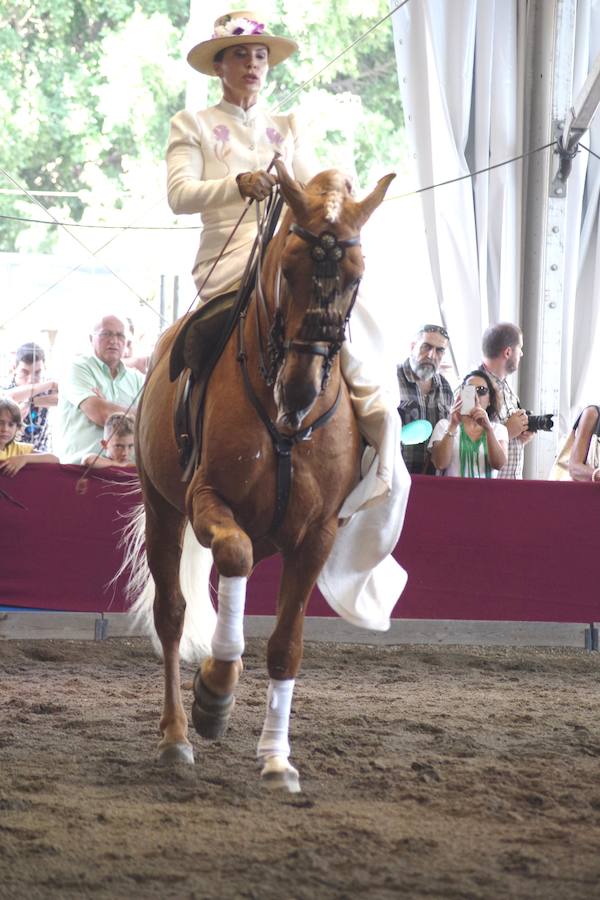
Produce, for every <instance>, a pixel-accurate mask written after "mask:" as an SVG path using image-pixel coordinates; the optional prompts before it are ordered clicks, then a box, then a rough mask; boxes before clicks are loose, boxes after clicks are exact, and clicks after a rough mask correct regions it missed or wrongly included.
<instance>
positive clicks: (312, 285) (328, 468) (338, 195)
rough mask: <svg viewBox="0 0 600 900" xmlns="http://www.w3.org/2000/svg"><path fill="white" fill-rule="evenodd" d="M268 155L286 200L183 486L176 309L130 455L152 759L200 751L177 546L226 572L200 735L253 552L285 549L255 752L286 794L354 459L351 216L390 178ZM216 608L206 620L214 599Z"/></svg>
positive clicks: (214, 711)
mask: <svg viewBox="0 0 600 900" xmlns="http://www.w3.org/2000/svg"><path fill="white" fill-rule="evenodd" d="M276 168H277V172H278V177H279V189H280V191H281V194H282V195H283V198H284V199H285V201H286V203H287V205H288V210H287V212H286V214H285V216H284V219H283V222H282V224H281V227H280V228H279V230H278V232H277V233H276V235H275V236H274V237H273V239H272V240H271V242H270V243H269V245H268V247H267V249H266V252H265V254H264V259H263V260H262V264H261V267H260V270H259V273H258V279H257V283H256V288H255V290H254V292H253V294H252V296H251V299H250V301H249V304H248V307H247V314H246V315H243V316H242V318H241V319H240V322H239V325H238V327H237V329H236V331H234V332H233V334H232V335H231V337H230V339H229V341H228V342H227V345H226V347H225V350H224V352H223V353H222V355H221V357H220V359H219V361H218V363H217V365H216V367H215V368H214V370H213V373H212V375H211V378H210V381H209V384H208V388H207V391H206V397H205V404H204V419H203V429H202V451H201V459H200V462H199V464H198V466H197V468H196V470H195V472H194V473H193V475H192V477H191V480H190V481H189V483H188V484H185V483H183V481H182V472H181V468H180V466H179V463H178V451H177V446H176V439H175V434H174V428H173V427H170V422H171V421H172V419H173V409H174V403H175V397H176V384H174V383H173V382H171V380H170V378H169V358H170V351H171V348H172V346H173V343H174V340H175V338H176V336H177V334H178V332H179V330H180V329H181V328H182V327H183V321H185V320H183V321H182V320H180V321H178V322H176V323H175V324H174V325H173V326H172V327H171V328H170V329H169V330H168V331H166V332H165V334H164V335H163V336H162V337H161V339H160V341H159V343H158V344H157V347H156V350H155V353H154V356H153V360H152V364H151V369H150V372H149V374H148V377H147V381H146V385H145V388H144V392H143V396H142V400H141V403H140V408H139V412H138V425H137V436H136V454H137V462H138V468H139V473H140V480H141V485H142V492H143V499H144V507H145V540H146V555H147V563H148V567H149V569H150V573H151V575H152V578H153V581H154V591H153V593H154V596H153V598H152V600H153V604H152V606H153V616H154V625H155V628H156V632H157V635H158V638H159V640H160V643H161V645H162V651H163V656H164V673H165V691H164V706H163V713H162V718H161V721H160V731H161V734H162V739H161V741H160V743H159V759H160V760H161V761H164V762H178V761H179V762H191V763H193V761H194V758H193V752H192V747H191V744H190V742H189V740H188V737H187V717H186V714H185V712H184V709H183V705H182V700H181V688H180V672H179V659H180V641H181V638H182V632H183V628H184V617H185V614H186V600H187V601H188V603H189V598H186V599H184V590H183V586H182V581H181V578H180V566H183V560H182V551H183V554H184V555H185V552H186V551H185V548H186V547H188V546H192V545H195V550H196V551H200V552H201V548H199V547H198V543H199V544H200V545H202V547H205V548H210V551H212V560H211V562H212V561H213V560H214V565H215V567H216V570H217V572H218V575H219V588H218V613H217V620H216V628H215V630H214V634H213V635H212V643H211V645H210V646H211V650H210V655H209V656H208V658H206V659H205V660H204V662H203V664H202V666H201V667H200V668H199V669H198V672H197V673H196V677H195V679H194V694H195V702H194V705H193V709H192V717H193V721H194V725H195V727H196V730H197V731H198V732H199V733H200V734H201V735H203V736H204V737H208V738H216V737H220V736H221V735H222V734H223V733H224V731H225V729H226V726H227V720H228V718H229V716H230V713H231V710H232V707H233V702H234V701H233V691H234V688H235V685H236V683H237V681H238V678H239V676H240V673H241V671H242V662H241V655H242V652H243V648H244V643H243V613H244V598H245V585H246V580H247V578H248V577H249V576H250V574H251V572H252V569H253V567H254V565H255V564H256V563H257V562H258V561H259V560H261V559H263V558H264V557H267V556H270V555H272V554H274V553H281V555H282V557H283V574H282V578H281V585H280V592H279V601H278V606H277V624H276V626H275V629H274V631H273V634H272V635H271V638H270V640H269V642H268V650H267V666H268V672H269V676H270V682H269V691H268V698H267V714H266V719H265V724H264V728H263V732H262V735H261V738H260V741H259V746H258V757H259V760H260V762H261V763H262V766H263V768H262V772H261V779H262V781H263V783H266V784H268V785H270V786H282V787H284V788H286V789H287V790H289V791H294V792H295V791H298V790H299V780H298V773H297V771H296V769H294V768H293V767H292V766H291V765H290V763H289V761H288V756H289V753H290V748H289V743H288V720H289V713H290V705H291V697H292V690H293V684H294V678H295V676H296V673H297V672H298V669H299V667H300V662H301V657H302V650H303V621H304V614H305V611H306V606H307V603H308V599H309V597H310V594H311V591H312V589H313V586H314V584H315V582H316V579H317V576H318V575H319V572H320V570H321V568H322V566H323V564H324V562H325V560H326V559H327V556H328V554H329V552H330V549H331V547H332V544H333V541H334V538H335V536H336V531H337V527H338V512H339V510H340V508H341V506H342V502H343V501H344V499H345V498H346V497H347V495H348V494H349V493H350V492H351V490H352V489H353V488H354V487H355V485H356V484H357V482H358V479H359V469H360V455H361V440H360V436H359V432H358V428H357V424H356V421H355V418H354V414H353V410H352V405H351V401H350V397H349V393H348V390H347V387H346V384H345V382H344V379H343V378H342V375H341V372H340V361H339V356H338V354H337V351H338V350H339V348H340V346H341V343H342V341H343V340H344V329H345V326H346V323H347V319H348V317H349V314H350V312H351V308H352V304H353V301H354V298H355V296H356V292H357V289H358V284H359V282H360V278H361V276H362V274H363V269H364V263H363V256H362V252H361V248H360V241H359V235H360V229H361V227H362V226H363V225H364V223H365V222H366V221H367V219H368V218H369V216H370V215H371V213H372V212H373V211H374V210H375V209H376V207H377V206H378V205H379V204H380V203H381V201H382V200H383V197H384V195H385V192H386V190H387V188H388V185H389V183H390V181H391V180H392V178H393V177H394V176H393V175H388V176H386V177H385V178H383V179H381V180H380V181H379V183H378V184H377V186H376V188H375V189H374V191H373V192H372V193H371V194H370V195H369V196H368V197H366V198H365V199H364V200H362V201H361V202H358V201H356V200H355V199H353V197H352V195H351V188H350V185H349V183H348V182H347V180H346V179H345V177H344V176H342V175H341V174H340V173H339V172H337V171H334V170H330V171H326V172H322V173H320V174H319V175H317V176H316V177H315V178H313V180H312V181H311V182H310V183H309V184H308V185H307V186H306V188H303V187H301V186H300V185H299V184H298V183H297V182H296V181H294V180H293V179H292V178H291V177H290V176H289V175H288V174H287V171H286V169H285V167H284V166H283V165H282V164H281V163H280V162H277V163H276ZM257 305H258V309H257V308H256V307H257ZM267 337H268V345H269V349H270V353H269V359H270V361H271V362H270V373H265V366H264V365H263V367H262V369H263V372H262V374H261V372H260V371H259V359H261V358H264V355H265V352H266V350H265V346H266V344H267ZM261 347H262V349H261ZM267 368H268V367H267ZM269 374H270V377H269ZM265 375H266V376H267V377H265ZM194 400H195V398H194V396H192V402H194ZM190 526H191V529H192V530H193V535H195V538H194V537H193V536H191V540H190V535H189V530H190ZM186 527H187V530H188V534H186V539H185V541H184V533H185V532H186ZM206 596H208V594H206ZM151 602H152V601H151ZM145 603H146V604H148V599H146V601H145ZM210 616H212V617H213V622H212V623H211V626H210V627H211V628H212V627H213V625H214V611H213V610H212V609H211V610H210ZM206 637H207V638H208V640H209V641H210V640H211V636H210V635H207V636H206Z"/></svg>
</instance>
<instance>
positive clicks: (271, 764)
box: [260, 756, 300, 794]
mask: <svg viewBox="0 0 600 900" xmlns="http://www.w3.org/2000/svg"><path fill="white" fill-rule="evenodd" d="M260 780H261V783H262V784H263V785H264V786H265V787H267V788H269V789H270V790H285V791H287V792H288V794H299V793H300V776H299V774H298V770H297V769H295V768H294V767H293V766H292V765H290V763H289V762H288V761H287V759H285V758H284V757H283V756H270V757H269V759H267V761H266V762H265V764H264V766H263V769H262V772H261V773H260Z"/></svg>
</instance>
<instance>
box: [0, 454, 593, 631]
mask: <svg viewBox="0 0 600 900" xmlns="http://www.w3.org/2000/svg"><path fill="white" fill-rule="evenodd" d="M82 472H83V469H82V468H81V467H79V466H52V465H37V466H28V467H26V468H25V469H23V470H22V471H21V472H19V474H18V475H17V476H16V477H15V478H7V477H4V476H0V491H2V492H5V493H6V494H7V495H9V496H8V497H6V496H2V494H0V522H1V524H0V573H1V574H0V604H1V605H4V606H16V607H34V608H40V609H45V610H68V611H78V612H120V611H122V610H123V609H124V608H125V603H124V581H123V580H122V579H121V580H120V581H119V582H118V583H117V584H116V585H114V586H110V585H109V582H110V580H111V578H112V577H113V574H114V572H115V571H116V569H117V567H118V564H119V562H120V551H119V550H118V548H117V539H118V533H119V531H120V529H121V527H122V525H123V515H124V514H126V513H127V511H128V510H130V509H131V508H132V506H133V505H134V504H136V503H137V502H139V494H136V493H132V492H131V491H132V486H131V474H129V473H127V472H123V471H122V470H117V469H114V470H113V469H111V470H108V471H106V470H104V471H99V472H95V473H93V476H92V477H91V478H90V479H89V482H88V487H87V491H86V492H85V493H84V494H78V493H77V492H76V490H75V486H76V483H77V479H78V478H79V477H80V475H81V474H82ZM10 497H12V498H13V499H14V500H16V501H18V502H20V503H22V504H23V505H24V506H26V507H27V508H26V509H22V508H20V507H19V506H17V505H15V504H14V503H12V502H11V500H10V499H9V498H10ZM599 524H600V487H598V486H595V485H591V484H571V483H551V482H544V481H523V482H512V481H470V480H467V479H460V478H428V477H415V478H414V479H413V486H412V491H411V497H410V501H409V506H408V512H407V516H406V522H405V526H404V530H403V533H402V537H401V539H400V541H399V543H398V546H397V547H396V550H395V556H396V558H397V559H398V560H399V561H400V562H401V563H402V565H403V566H404V567H405V568H406V570H407V571H408V575H409V579H408V585H407V587H406V589H405V591H404V594H403V595H402V597H401V598H400V601H399V603H398V604H397V606H396V609H395V611H394V616H395V617H398V618H411V619H418V618H424V619H488V620H499V621H502V620H504V621H544V622H586V623H587V622H593V621H598V620H600V587H599V584H598V583H599V581H600V577H599V573H600V569H599V567H598V565H597V563H598V560H599V559H600V553H599V550H600V538H599ZM280 566H281V564H280V560H279V559H278V558H272V559H269V560H265V561H264V562H262V563H261V564H260V565H259V566H258V567H257V569H256V572H255V573H254V575H253V577H252V578H251V579H250V582H249V586H248V602H247V606H246V611H247V613H248V614H249V615H263V614H264V615H273V614H274V612H275V605H276V599H275V598H276V596H277V587H278V582H279V572H280ZM308 613H309V615H313V616H314V615H334V614H333V613H332V611H331V610H330V609H329V607H328V606H327V604H326V603H325V601H324V600H323V598H322V597H321V595H320V594H319V593H318V591H315V593H314V595H313V598H312V600H311V602H310V606H309V609H308Z"/></svg>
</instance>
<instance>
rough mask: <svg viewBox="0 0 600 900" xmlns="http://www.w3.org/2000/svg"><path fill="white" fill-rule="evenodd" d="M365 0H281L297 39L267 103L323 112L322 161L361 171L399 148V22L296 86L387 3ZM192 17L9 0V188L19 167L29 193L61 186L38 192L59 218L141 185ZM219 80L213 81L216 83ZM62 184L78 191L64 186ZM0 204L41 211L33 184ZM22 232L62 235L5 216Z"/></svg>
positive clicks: (157, 145) (172, 102)
mask: <svg viewBox="0 0 600 900" xmlns="http://www.w3.org/2000/svg"><path fill="white" fill-rule="evenodd" d="M365 6H366V4H363V3H358V2H356V0H335V2H330V0H327V2H326V0H315V2H312V3H310V4H298V3H297V0H276V2H275V8H276V15H275V17H274V19H273V18H271V19H270V20H269V29H270V30H272V31H274V32H275V33H277V32H280V33H286V34H290V35H292V36H294V38H295V39H296V40H297V41H298V43H299V45H300V52H299V53H298V54H296V55H295V56H294V57H293V58H292V59H291V60H290V61H289V63H288V64H286V65H283V66H279V67H277V68H275V69H274V70H273V72H272V73H271V76H270V79H269V94H270V97H269V101H270V103H271V104H272V105H281V109H282V110H283V111H288V110H290V109H293V108H297V107H300V108H301V109H304V110H305V111H306V112H307V113H308V115H309V116H310V117H311V119H312V121H313V122H314V123H319V124H318V127H317V124H315V142H316V144H317V147H318V152H319V155H320V157H321V159H322V160H323V162H324V164H327V165H331V164H336V162H337V157H336V152H335V151H336V148H337V149H338V150H339V151H340V153H341V154H342V155H343V153H344V152H345V153H346V155H348V154H350V158H351V161H352V163H353V165H354V167H355V168H356V171H357V173H358V176H359V179H360V180H361V181H364V182H366V181H367V180H368V179H370V178H372V173H373V172H376V174H377V177H378V176H379V175H380V174H382V173H383V171H387V170H389V169H390V168H392V167H394V166H396V165H397V164H398V162H399V160H400V158H401V152H402V137H401V135H402V125H403V121H402V109H401V106H400V99H399V92H398V86H397V79H396V68H395V59H394V50H393V44H392V30H391V23H390V20H389V19H388V20H387V21H386V22H384V23H383V24H382V25H381V26H380V27H378V28H375V29H374V30H373V31H372V32H371V33H370V34H369V35H368V37H366V38H365V39H364V40H362V41H360V42H359V43H358V44H357V45H356V46H355V47H354V48H353V49H352V50H351V51H349V52H348V53H345V54H344V55H343V56H341V58H340V59H339V60H337V62H335V63H334V64H333V65H331V66H329V67H328V68H327V69H326V70H325V71H324V72H323V73H322V74H321V75H320V76H319V77H318V78H317V79H316V80H310V84H308V85H307V86H306V87H305V88H304V89H303V90H302V91H301V92H299V93H298V94H297V95H295V96H292V95H294V92H295V91H296V90H297V88H298V87H299V85H301V84H302V83H303V82H304V81H306V80H308V79H310V78H311V76H312V75H313V74H314V73H315V72H317V71H318V70H319V69H321V68H322V67H323V66H326V64H327V63H328V62H329V61H330V60H331V59H332V58H333V57H335V56H336V55H337V54H338V53H341V52H342V51H343V50H344V48H346V47H347V46H349V45H350V44H352V43H353V42H354V41H355V40H356V38H357V37H359V36H360V35H361V34H363V33H364V32H366V31H367V30H368V29H369V28H371V27H372V26H373V25H374V24H375V23H376V22H377V21H378V20H379V19H381V18H382V17H383V16H385V14H386V12H387V9H388V8H387V6H386V3H385V2H384V0H378V2H376V3H373V4H369V7H370V9H369V13H368V14H366V13H365V11H364V7H365ZM188 14H189V5H188V0H138V2H136V0H4V2H3V3H2V4H1V5H0V116H1V118H2V122H3V125H4V134H3V141H2V147H1V149H0V166H1V167H2V170H3V173H2V172H0V186H2V187H3V188H4V189H12V188H14V189H15V190H16V187H15V185H14V184H13V182H12V181H11V178H12V179H14V180H15V181H16V182H17V183H18V184H19V185H23V186H26V187H27V188H28V189H29V190H37V191H48V192H51V191H55V192H57V195H56V196H55V197H53V196H52V195H46V196H44V197H41V198H40V199H41V200H42V202H43V203H44V205H46V206H49V207H50V208H51V210H52V213H53V214H54V215H55V216H56V217H57V218H60V219H62V220H65V219H68V220H71V221H73V222H79V221H81V220H82V217H84V215H85V212H86V209H88V208H90V205H91V206H93V209H94V213H95V214H99V213H98V210H99V209H101V210H104V211H105V212H106V217H107V218H108V219H110V212H111V211H112V210H117V209H119V206H120V205H121V203H122V199H121V198H122V196H123V195H124V194H125V193H129V194H135V193H136V191H138V190H139V186H140V181H143V180H144V178H145V173H146V172H148V171H151V170H152V168H154V170H155V169H156V166H157V165H158V164H159V163H160V161H161V160H162V159H163V157H164V148H165V144H166V139H167V133H168V125H169V118H170V116H171V115H172V114H173V113H174V112H176V111H177V109H180V108H181V107H182V106H183V105H184V84H183V74H182V69H181V66H180V63H179V57H180V48H181V39H182V36H183V31H184V28H185V25H186V23H187V20H188ZM218 87H219V84H218V82H216V81H215V82H214V83H213V85H212V88H211V89H212V90H213V92H214V91H215V90H218ZM323 122H326V123H328V124H327V125H325V126H324V125H323V124H322V123H323ZM317 132H318V133H317ZM65 192H73V193H75V192H77V193H78V194H79V196H77V197H65V196H58V194H64V193H65ZM82 192H83V196H81V194H82ZM86 192H87V194H86ZM0 211H1V212H2V214H3V215H4V216H6V217H10V216H15V217H18V216H26V217H31V218H44V216H40V215H38V213H41V210H36V207H35V205H33V204H32V202H31V201H30V200H26V199H25V198H24V197H23V195H21V196H19V195H14V196H13V195H9V194H2V195H0ZM28 229H29V231H27V230H28ZM22 232H26V233H27V235H28V240H27V241H26V244H27V245H28V246H29V247H30V248H32V249H33V248H35V249H41V250H44V249H46V250H47V249H50V248H51V246H52V242H53V241H54V239H55V229H47V228H45V229H41V230H40V231H36V230H35V229H31V228H30V227H29V226H28V225H27V223H24V222H19V221H16V220H13V219H10V218H4V219H1V220H0V249H2V250H5V251H6V250H13V249H15V248H16V247H18V246H19V245H20V244H21V243H22V240H20V238H19V235H21V239H22V238H23V237H25V236H26V235H25V233H22ZM42 235H43V236H42Z"/></svg>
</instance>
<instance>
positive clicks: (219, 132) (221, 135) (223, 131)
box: [213, 125, 229, 143]
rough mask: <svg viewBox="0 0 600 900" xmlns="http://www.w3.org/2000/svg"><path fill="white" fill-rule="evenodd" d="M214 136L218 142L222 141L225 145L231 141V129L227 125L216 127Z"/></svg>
mask: <svg viewBox="0 0 600 900" xmlns="http://www.w3.org/2000/svg"><path fill="white" fill-rule="evenodd" d="M213 134H214V136H215V137H216V139H217V140H218V141H222V142H223V143H225V141H228V140H229V128H228V127H227V125H215V127H214V128H213Z"/></svg>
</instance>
